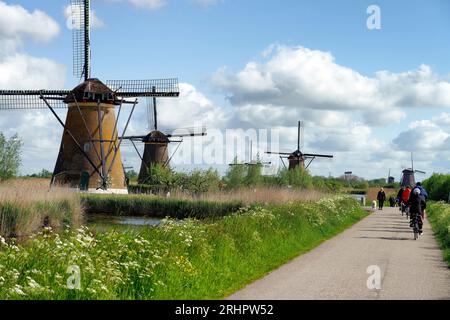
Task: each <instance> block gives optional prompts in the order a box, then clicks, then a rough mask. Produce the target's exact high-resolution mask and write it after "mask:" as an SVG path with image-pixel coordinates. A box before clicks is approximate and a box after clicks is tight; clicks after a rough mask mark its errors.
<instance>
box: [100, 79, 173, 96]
mask: <svg viewBox="0 0 450 320" xmlns="http://www.w3.org/2000/svg"><path fill="white" fill-rule="evenodd" d="M106 85H107V86H108V87H109V88H110V89H111V90H113V91H115V92H116V94H117V96H119V97H122V98H133V97H178V96H179V95H180V89H179V85H178V79H176V78H170V79H153V80H108V81H106Z"/></svg>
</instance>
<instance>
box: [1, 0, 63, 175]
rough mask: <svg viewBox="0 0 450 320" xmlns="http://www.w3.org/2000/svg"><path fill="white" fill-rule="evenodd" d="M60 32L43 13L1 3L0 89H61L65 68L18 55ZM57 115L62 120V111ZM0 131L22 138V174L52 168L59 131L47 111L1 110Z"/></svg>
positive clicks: (48, 61) (57, 146)
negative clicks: (23, 48) (27, 47)
mask: <svg viewBox="0 0 450 320" xmlns="http://www.w3.org/2000/svg"><path fill="white" fill-rule="evenodd" d="M59 30H60V29H59V26H58V24H57V23H56V22H55V21H54V20H53V19H52V18H50V17H49V16H48V15H47V14H46V13H44V12H42V11H39V10H35V11H33V12H29V11H27V10H26V9H24V8H23V7H21V6H18V5H7V4H5V3H4V2H3V1H0V41H1V42H2V45H1V46H0V47H1V49H0V89H48V88H54V89H60V88H63V87H64V84H65V80H66V67H65V66H63V65H60V64H58V63H56V62H55V61H52V60H50V59H47V58H38V57H33V56H31V55H29V54H26V53H24V52H21V48H22V46H23V45H24V44H25V43H26V42H27V41H30V40H32V41H36V42H49V41H51V40H52V39H54V38H55V37H56V35H57V34H58V33H59ZM58 113H60V116H61V117H63V118H64V114H65V110H61V111H58ZM0 131H2V132H3V133H5V134H6V135H7V136H11V135H13V134H15V133H18V134H19V136H20V137H21V138H22V139H23V141H24V146H23V164H24V166H23V167H22V171H23V172H26V173H31V172H37V171H39V170H40V169H42V168H47V169H50V170H52V169H53V165H54V161H55V159H56V156H57V153H58V148H59V143H60V139H61V134H62V129H61V126H60V125H59V124H58V123H57V122H56V121H55V119H54V117H53V116H52V115H51V114H49V111H48V110H30V111H25V110H18V111H1V110H0Z"/></svg>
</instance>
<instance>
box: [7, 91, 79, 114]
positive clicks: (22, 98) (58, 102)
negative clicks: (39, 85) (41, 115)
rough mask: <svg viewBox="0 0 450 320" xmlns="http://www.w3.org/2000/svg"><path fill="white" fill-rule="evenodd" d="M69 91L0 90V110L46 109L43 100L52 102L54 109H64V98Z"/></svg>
mask: <svg viewBox="0 0 450 320" xmlns="http://www.w3.org/2000/svg"><path fill="white" fill-rule="evenodd" d="M69 93H70V91H69V90H0V110H29V109H47V105H46V104H45V102H44V100H42V99H41V96H42V97H45V98H46V99H47V100H52V102H53V103H52V104H53V107H54V108H58V109H61V108H66V107H67V105H66V104H65V103H64V102H63V100H64V98H65V97H66V96H67V95H68V94H69Z"/></svg>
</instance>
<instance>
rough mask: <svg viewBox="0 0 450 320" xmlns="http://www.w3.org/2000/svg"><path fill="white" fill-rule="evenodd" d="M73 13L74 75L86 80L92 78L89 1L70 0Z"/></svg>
mask: <svg viewBox="0 0 450 320" xmlns="http://www.w3.org/2000/svg"><path fill="white" fill-rule="evenodd" d="M70 10H71V13H72V17H71V18H72V21H71V22H72V25H71V28H72V41H73V75H74V76H75V77H76V78H78V79H81V78H82V77H83V76H84V78H85V80H87V79H88V78H89V77H90V71H91V70H90V50H89V46H90V31H89V28H90V26H89V14H90V1H89V0H70Z"/></svg>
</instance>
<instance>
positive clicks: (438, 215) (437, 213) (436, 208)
mask: <svg viewBox="0 0 450 320" xmlns="http://www.w3.org/2000/svg"><path fill="white" fill-rule="evenodd" d="M427 215H428V218H429V220H430V223H431V225H432V227H433V231H434V233H435V234H436V237H437V239H438V242H439V244H440V246H441V248H442V250H443V251H444V259H445V261H446V262H447V264H448V266H449V267H450V205H449V204H446V203H443V202H438V203H432V204H430V205H429V206H428V208H427Z"/></svg>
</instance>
